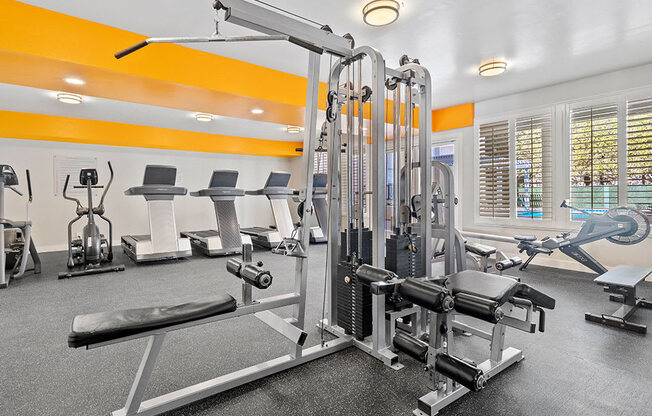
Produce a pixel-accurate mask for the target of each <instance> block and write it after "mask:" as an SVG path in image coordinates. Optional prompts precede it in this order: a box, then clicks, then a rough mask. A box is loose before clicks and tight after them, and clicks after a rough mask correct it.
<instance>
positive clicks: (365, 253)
mask: <svg viewBox="0 0 652 416" xmlns="http://www.w3.org/2000/svg"><path fill="white" fill-rule="evenodd" d="M341 238H342V239H341V240H340V241H342V244H341V245H340V260H342V261H344V260H347V258H346V243H347V241H346V231H342V237H341ZM354 252H355V253H357V252H358V230H357V229H352V230H351V253H354ZM372 253H373V252H372V250H371V230H370V229H368V228H363V229H362V263H363V264H371V258H372ZM359 254H360V253H358V255H359Z"/></svg>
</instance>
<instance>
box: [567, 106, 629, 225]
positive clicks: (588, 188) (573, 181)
mask: <svg viewBox="0 0 652 416" xmlns="http://www.w3.org/2000/svg"><path fill="white" fill-rule="evenodd" d="M570 146H571V160H570V162H571V166H570V186H571V189H570V197H571V203H572V205H573V206H575V207H577V208H581V209H584V210H587V211H589V212H596V213H602V212H604V211H606V210H607V209H609V208H614V207H616V206H617V205H618V106H617V105H616V104H605V105H600V106H590V107H583V108H578V109H575V110H572V111H571V114H570ZM585 217H586V214H582V213H579V212H576V211H573V213H572V219H573V220H582V219H583V218H585Z"/></svg>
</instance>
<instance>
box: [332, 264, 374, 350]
mask: <svg viewBox="0 0 652 416" xmlns="http://www.w3.org/2000/svg"><path fill="white" fill-rule="evenodd" d="M356 269H357V265H355V264H351V263H349V262H346V261H343V262H340V263H339V264H338V265H337V283H336V287H337V325H339V326H340V327H342V328H343V329H344V332H345V333H347V334H350V335H353V336H355V337H356V338H357V339H359V340H362V339H364V338H365V337H368V336H369V335H371V332H372V326H371V325H372V317H371V291H370V290H369V288H368V287H367V286H364V285H362V284H361V283H360V282H358V279H357V277H356V275H355V270H356Z"/></svg>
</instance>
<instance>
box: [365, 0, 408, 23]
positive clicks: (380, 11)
mask: <svg viewBox="0 0 652 416" xmlns="http://www.w3.org/2000/svg"><path fill="white" fill-rule="evenodd" d="M399 9H400V5H399V4H398V1H396V0H373V1H370V2H369V3H367V5H366V6H364V8H363V9H362V19H363V20H364V22H365V23H366V24H368V25H369V26H385V25H388V24H390V23H393V22H395V21H396V19H398V10H399Z"/></svg>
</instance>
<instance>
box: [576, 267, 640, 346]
mask: <svg viewBox="0 0 652 416" xmlns="http://www.w3.org/2000/svg"><path fill="white" fill-rule="evenodd" d="M651 274H652V268H649V267H635V266H617V267H614V268H613V269H611V270H609V271H608V272H607V273H604V274H602V275H600V276H598V277H597V278H596V279H595V280H594V282H596V283H597V284H599V285H601V286H603V288H604V291H605V292H608V293H611V295H609V300H610V301H613V302H620V303H622V304H623V305H622V306H621V307H620V308H618V310H617V311H615V312H613V313H611V314H606V313H603V314H600V315H596V314H592V313H586V314H584V318H585V319H586V320H587V321H591V322H597V323H599V324H602V325H607V326H613V327H616V328H622V329H626V330H629V331H635V332H638V333H641V334H645V333H646V332H647V326H646V325H642V324H637V323H634V322H631V321H629V320H628V319H629V317H630V316H632V315H633V314H634V312H636V310H637V309H638V308H646V309H652V303H651V302H649V301H646V300H645V299H643V298H638V297H636V286H637V285H638V284H639V283H641V282H643V281H644V280H645V279H646V278H647V277H648V276H650V275H651Z"/></svg>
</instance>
